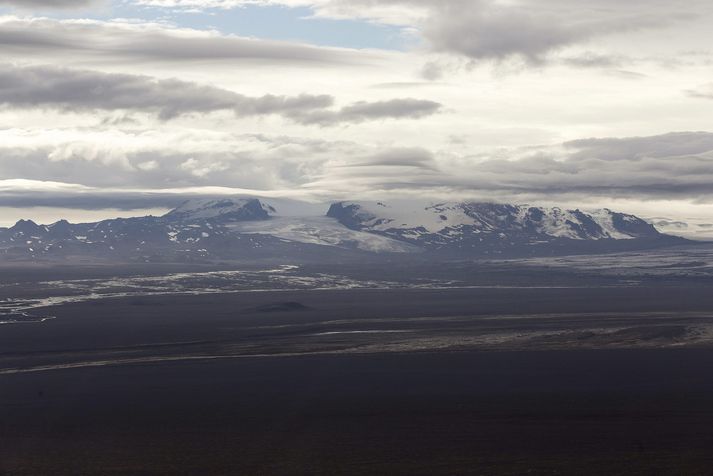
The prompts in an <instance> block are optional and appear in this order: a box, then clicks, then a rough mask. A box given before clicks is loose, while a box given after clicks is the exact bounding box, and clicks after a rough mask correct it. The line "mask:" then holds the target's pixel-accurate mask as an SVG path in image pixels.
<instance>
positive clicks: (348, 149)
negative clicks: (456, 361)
mask: <svg viewBox="0 0 713 476" xmlns="http://www.w3.org/2000/svg"><path fill="white" fill-rule="evenodd" d="M710 45H713V4H712V3H711V2H710V1H707V0H705V1H702V0H686V1H685V2H683V1H676V0H666V1H664V0H629V1H628V2H621V1H614V0H586V1H585V0H440V1H429V0H0V212H1V213H0V225H8V224H11V223H12V222H14V221H15V220H16V219H19V218H32V219H36V220H37V221H40V222H50V221H52V220H55V219H58V218H69V219H72V220H75V221H78V220H79V221H81V220H90V219H92V220H93V219H98V218H102V217H113V216H130V215H136V214H140V213H160V212H161V211H162V210H165V209H167V208H170V207H172V206H174V205H175V204H177V203H178V202H180V201H181V200H183V199H184V198H185V197H187V196H201V197H207V196H217V195H255V196H264V197H280V198H294V199H299V200H307V201H311V202H330V201H336V200H359V199H370V200H371V199H380V200H389V199H399V200H401V199H410V198H414V199H415V198H418V199H428V200H432V201H435V202H440V201H449V200H466V199H467V200H483V201H497V202H510V203H532V204H542V205H559V206H563V207H571V208H576V207H579V208H583V209H590V208H601V207H608V208H612V209H616V210H621V211H625V212H630V213H636V214H639V215H641V216H644V217H646V218H652V219H657V220H660V221H662V222H670V223H671V226H674V227H679V228H681V227H684V225H683V224H682V223H677V222H684V223H686V227H688V232H689V234H693V235H695V234H696V233H699V232H700V233H712V232H711V230H712V229H713V226H709V225H711V224H713V194H712V192H713V126H711V124H713V121H712V120H713V74H712V73H713V48H711V47H710Z"/></svg>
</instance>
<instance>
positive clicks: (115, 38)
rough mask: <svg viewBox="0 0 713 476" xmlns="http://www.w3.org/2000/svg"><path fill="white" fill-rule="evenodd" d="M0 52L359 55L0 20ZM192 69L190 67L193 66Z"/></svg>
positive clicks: (255, 57)
mask: <svg viewBox="0 0 713 476" xmlns="http://www.w3.org/2000/svg"><path fill="white" fill-rule="evenodd" d="M0 49H1V50H2V51H3V54H4V55H6V57H7V56H9V55H16V56H18V57H20V58H25V57H26V56H27V55H32V56H34V57H39V58H42V57H47V58H54V57H57V55H66V56H67V60H69V59H75V58H82V59H84V58H86V59H91V60H101V61H110V62H111V61H131V62H136V61H162V62H183V61H189V60H190V61H194V62H197V61H213V62H215V61H221V62H224V61H241V62H280V63H281V64H292V63H301V64H314V65H316V66H318V65H321V64H325V63H334V64H347V63H363V62H365V61H369V60H370V59H373V58H372V56H371V55H370V54H368V53H365V52H356V51H352V50H344V49H338V48H323V47H316V46H309V45H303V44H298V43H289V42H281V41H269V40H258V39H251V38H242V37H237V36H232V35H219V34H216V33H215V32H206V31H198V30H190V29H176V28H171V27H169V26H166V25H159V24H150V25H146V24H135V23H130V22H121V21H113V22H101V21H89V20H85V21H72V20H66V21H60V20H54V19H49V18H13V17H6V18H3V19H1V20H0ZM194 64H195V63H194Z"/></svg>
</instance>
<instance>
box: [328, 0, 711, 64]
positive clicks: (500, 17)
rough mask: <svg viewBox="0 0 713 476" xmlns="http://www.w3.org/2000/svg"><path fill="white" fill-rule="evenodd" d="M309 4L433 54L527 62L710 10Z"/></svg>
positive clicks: (551, 2)
mask: <svg viewBox="0 0 713 476" xmlns="http://www.w3.org/2000/svg"><path fill="white" fill-rule="evenodd" d="M314 7H315V8H316V9H317V10H318V12H320V13H321V14H323V15H328V16H329V15H332V16H353V17H362V18H364V17H366V18H372V19H375V20H376V21H382V22H385V23H393V24H401V25H411V26H415V27H417V28H418V29H419V30H420V31H421V33H422V35H423V36H424V38H425V39H426V40H427V41H428V42H429V43H430V45H431V47H432V48H433V49H435V50H436V51H440V52H446V53H455V54H457V55H461V56H464V57H466V58H469V59H472V60H476V61H482V60H496V61H501V60H504V59H508V58H511V57H520V58H523V59H525V60H526V61H528V62H530V63H541V62H543V61H545V60H546V59H547V57H548V55H549V54H550V53H552V52H553V51H556V50H559V49H562V48H565V47H568V46H571V45H577V44H582V43H586V42H587V41H590V40H592V39H595V38H599V37H603V36H606V35H611V34H617V33H625V32H631V31H636V30H644V29H657V28H662V27H666V26H669V25H671V24H674V23H676V22H681V21H686V20H694V19H697V18H700V17H701V16H703V15H707V14H710V13H711V5H710V2H707V1H705V0H690V1H689V2H686V4H685V9H684V8H681V7H682V4H681V3H680V2H671V1H667V0H630V1H628V2H620V1H617V0H519V1H517V2H503V1H499V0H441V1H432V0H330V1H323V2H315V5H314ZM395 8H396V9H398V8H400V9H401V11H402V15H400V16H399V15H397V14H395V13H394V9H395Z"/></svg>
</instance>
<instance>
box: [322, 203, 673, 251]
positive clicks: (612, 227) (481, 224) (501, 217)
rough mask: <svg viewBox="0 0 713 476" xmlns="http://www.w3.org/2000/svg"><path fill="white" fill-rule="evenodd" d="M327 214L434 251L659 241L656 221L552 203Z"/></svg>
mask: <svg viewBox="0 0 713 476" xmlns="http://www.w3.org/2000/svg"><path fill="white" fill-rule="evenodd" d="M327 215H328V216H330V217H333V218H335V219H337V220H339V222H340V223H342V224H343V225H344V226H346V227H348V228H351V229H353V230H359V231H365V232H369V233H375V234H379V235H381V236H386V237H389V238H393V239H398V240H401V241H405V242H408V243H412V244H415V245H418V246H422V247H425V248H430V249H443V248H451V249H452V248H458V249H467V248H471V249H477V248H492V247H497V248H505V247H512V246H516V245H528V244H529V245H542V244H547V243H568V244H573V242H577V241H579V242H584V241H602V242H604V241H606V242H609V243H611V242H612V241H614V240H652V239H654V240H656V239H659V238H661V237H662V236H664V235H661V234H660V233H659V232H658V231H657V230H656V229H655V228H654V226H653V225H651V224H649V223H647V222H645V221H644V220H642V219H640V218H638V217H636V216H633V215H627V214H624V213H617V212H613V211H611V210H607V209H603V210H597V211H595V212H590V213H586V212H583V211H580V210H564V209H561V208H557V207H553V208H546V207H533V206H527V205H523V206H517V205H503V204H494V203H470V202H463V203H441V204H435V205H419V204H416V203H410V204H399V205H397V206H392V205H389V204H386V203H384V202H341V203H335V204H333V205H332V206H331V207H330V209H329V212H328V213H327Z"/></svg>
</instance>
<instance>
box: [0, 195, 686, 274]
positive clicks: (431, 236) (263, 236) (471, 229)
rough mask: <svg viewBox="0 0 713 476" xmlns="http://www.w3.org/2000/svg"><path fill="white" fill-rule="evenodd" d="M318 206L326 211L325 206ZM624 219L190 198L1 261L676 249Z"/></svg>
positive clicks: (23, 227)
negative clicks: (307, 212) (307, 208)
mask: <svg viewBox="0 0 713 476" xmlns="http://www.w3.org/2000/svg"><path fill="white" fill-rule="evenodd" d="M325 208H326V207H325ZM684 241H685V240H681V239H680V238H675V237H670V236H668V235H663V234H661V233H659V232H658V231H656V229H655V228H654V227H653V226H652V225H650V224H649V223H647V222H645V221H644V220H641V219H640V218H637V217H635V216H633V215H626V214H622V213H616V212H612V211H609V210H600V211H597V212H591V213H585V212H582V211H579V210H562V209H559V208H542V207H528V206H513V205H498V204H488V203H445V204H438V205H424V204H420V205H419V204H416V203H400V204H397V205H387V204H385V203H382V202H376V203H367V202H341V203H336V204H333V205H332V206H331V207H330V208H329V211H328V212H327V214H326V216H325V215H322V216H297V215H295V214H294V213H293V211H291V213H290V215H289V216H281V215H280V213H279V210H278V209H277V208H276V207H274V206H273V205H271V204H269V203H267V202H265V201H263V200H259V199H252V198H225V199H219V200H189V201H187V202H184V203H183V204H181V205H180V206H178V207H177V208H176V209H174V210H172V211H170V212H169V213H167V214H166V215H164V216H161V217H154V216H148V217H136V218H121V219H114V220H104V221H100V222H96V223H81V224H71V223H68V222H67V221H64V220H61V221H58V222H56V223H53V224H51V225H38V224H36V223H34V222H32V221H29V220H21V221H19V222H18V223H17V224H15V226H13V227H11V228H4V229H0V258H4V259H9V260H43V259H47V260H52V259H64V260H89V261H91V260H97V259H102V260H109V261H111V260H116V261H149V262H154V261H181V262H183V261H215V260H240V261H256V260H268V259H269V260H276V261H311V260H316V261H325V260H342V259H351V258H357V259H366V258H368V257H370V256H371V257H377V256H383V255H384V254H389V255H391V256H397V255H401V256H409V255H415V254H418V255H420V256H424V257H426V259H428V257H429V256H432V257H434V258H435V257H438V256H442V255H443V254H445V255H447V256H452V257H462V258H468V257H478V256H488V255H493V254H496V253H497V254H499V255H503V254H510V255H520V256H521V255H538V254H567V253H573V252H587V253H591V252H605V251H619V250H624V249H642V248H651V247H659V246H665V245H670V244H679V243H682V242H684Z"/></svg>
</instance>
